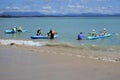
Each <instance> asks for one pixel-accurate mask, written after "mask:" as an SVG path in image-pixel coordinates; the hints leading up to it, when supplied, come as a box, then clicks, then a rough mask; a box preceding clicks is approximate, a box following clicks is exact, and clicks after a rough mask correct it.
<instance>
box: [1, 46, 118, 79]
mask: <svg viewBox="0 0 120 80" xmlns="http://www.w3.org/2000/svg"><path fill="white" fill-rule="evenodd" d="M117 49H119V47H117V48H116V47H114V48H112V49H111V51H109V52H111V53H112V52H114V50H117ZM101 52H102V53H103V54H105V53H108V51H105V50H102V51H99V50H97V48H95V49H94V50H90V49H86V48H85V49H84V48H75V47H68V46H66V45H64V46H63V45H61V46H57V45H56V46H51V45H46V46H39V47H35V46H24V45H17V44H11V45H0V80H119V79H120V76H119V75H120V71H119V67H120V61H119V57H120V56H119V55H118V54H117V55H116V56H117V58H116V56H115V55H114V57H115V58H114V57H113V56H112V55H109V56H108V55H104V56H106V58H103V54H100V55H95V53H101ZM87 53H89V54H91V56H90V55H89V54H87ZM116 53H119V50H118V51H117V52H116ZM74 54H75V55H74ZM111 56H112V57H111ZM107 57H109V58H111V59H110V60H109V58H107Z"/></svg>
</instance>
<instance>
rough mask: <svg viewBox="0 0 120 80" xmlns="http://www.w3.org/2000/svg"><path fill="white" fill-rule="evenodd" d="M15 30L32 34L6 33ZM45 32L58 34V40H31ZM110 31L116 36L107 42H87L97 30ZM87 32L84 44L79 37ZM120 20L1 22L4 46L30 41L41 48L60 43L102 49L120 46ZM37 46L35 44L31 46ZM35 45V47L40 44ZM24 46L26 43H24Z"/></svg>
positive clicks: (16, 19) (61, 18)
mask: <svg viewBox="0 0 120 80" xmlns="http://www.w3.org/2000/svg"><path fill="white" fill-rule="evenodd" d="M14 26H16V27H18V26H22V29H25V30H28V31H27V32H24V33H16V34H6V33H5V30H7V29H12V28H13V27H14ZM38 28H41V31H42V34H43V35H46V33H47V32H48V31H49V30H50V29H54V30H55V32H56V33H58V35H59V36H58V38H56V39H54V40H49V39H37V40H33V39H31V38H30V36H32V35H36V30H37V29H38ZM103 28H106V29H107V31H108V32H109V33H112V36H111V37H109V38H105V39H96V40H87V39H86V37H88V36H89V34H88V33H89V32H91V31H92V29H95V30H96V32H97V33H98V34H99V33H100V32H101V31H102V30H103ZM80 32H83V35H84V36H85V39H84V40H81V41H79V40H77V35H78V33H80ZM119 34H120V17H21V18H0V39H1V41H0V42H1V43H8V42H16V43H20V41H23V42H24V41H26V42H27V43H28V41H29V45H31V44H34V42H36V43H39V44H43V43H44V44H46V43H47V44H48V43H53V44H54V43H59V44H70V45H77V46H79V45H101V46H110V45H111V46H120V36H119ZM31 42H33V43H31ZM36 43H35V44H36ZM21 44H22V43H21Z"/></svg>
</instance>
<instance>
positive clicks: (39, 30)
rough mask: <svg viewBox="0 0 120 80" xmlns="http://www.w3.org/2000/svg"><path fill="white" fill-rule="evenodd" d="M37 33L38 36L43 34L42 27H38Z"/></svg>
mask: <svg viewBox="0 0 120 80" xmlns="http://www.w3.org/2000/svg"><path fill="white" fill-rule="evenodd" d="M36 35H37V36H39V35H41V29H40V28H38V30H37V34H36Z"/></svg>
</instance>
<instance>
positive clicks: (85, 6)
mask: <svg viewBox="0 0 120 80" xmlns="http://www.w3.org/2000/svg"><path fill="white" fill-rule="evenodd" d="M18 11H21V12H41V13H44V14H67V13H76V14H80V13H102V14H115V13H117V14H120V0H0V13H2V12H18Z"/></svg>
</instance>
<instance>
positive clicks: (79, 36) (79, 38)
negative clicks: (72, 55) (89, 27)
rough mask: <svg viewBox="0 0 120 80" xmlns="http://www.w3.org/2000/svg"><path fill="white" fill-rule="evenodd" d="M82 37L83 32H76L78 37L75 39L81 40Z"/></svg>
mask: <svg viewBox="0 0 120 80" xmlns="http://www.w3.org/2000/svg"><path fill="white" fill-rule="evenodd" d="M83 37H84V36H83V33H82V32H80V33H79V34H78V38H77V39H78V40H82V39H83Z"/></svg>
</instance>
